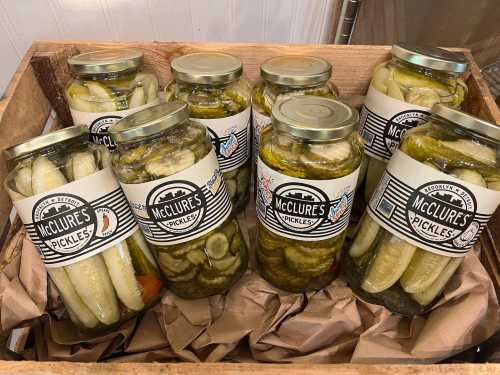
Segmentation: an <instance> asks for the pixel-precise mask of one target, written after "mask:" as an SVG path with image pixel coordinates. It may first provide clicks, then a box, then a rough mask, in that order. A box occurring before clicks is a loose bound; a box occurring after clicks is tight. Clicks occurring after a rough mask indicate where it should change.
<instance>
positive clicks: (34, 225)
mask: <svg viewBox="0 0 500 375" xmlns="http://www.w3.org/2000/svg"><path fill="white" fill-rule="evenodd" d="M14 206H15V207H16V209H17V212H18V214H19V216H20V217H21V220H22V221H23V223H24V226H25V227H26V231H27V233H28V235H29V237H30V239H31V241H32V242H33V244H34V245H35V246H36V247H37V249H38V251H39V253H40V256H41V258H42V261H43V262H44V263H45V265H46V267H48V268H54V267H62V266H67V265H69V264H73V263H76V262H79V261H81V260H84V259H86V258H89V257H91V256H93V255H95V254H99V253H101V252H102V251H104V250H106V249H108V248H110V247H111V246H113V245H116V244H118V243H119V242H121V241H123V240H125V239H126V238H128V237H129V236H131V235H132V234H133V233H134V232H135V231H136V230H138V225H137V223H136V221H135V218H134V215H133V214H132V211H131V210H130V207H129V205H128V202H127V199H126V197H125V195H124V193H123V191H122V189H121V188H120V186H119V185H118V183H117V182H116V179H115V177H114V175H113V172H112V171H111V169H110V168H105V169H102V170H100V171H99V172H96V173H94V174H92V175H91V176H87V177H83V178H81V179H79V180H76V181H73V182H70V183H67V184H65V185H63V186H61V187H59V188H56V189H53V190H50V191H48V192H46V193H42V194H38V195H35V196H32V197H28V198H25V199H22V200H19V201H15V202H14ZM56 231H59V232H58V233H54V232H56ZM54 235H58V236H57V237H54ZM72 241H73V243H75V245H74V246H73V247H72V248H69V244H71V242H72ZM64 245H66V246H64ZM65 247H66V248H65Z"/></svg>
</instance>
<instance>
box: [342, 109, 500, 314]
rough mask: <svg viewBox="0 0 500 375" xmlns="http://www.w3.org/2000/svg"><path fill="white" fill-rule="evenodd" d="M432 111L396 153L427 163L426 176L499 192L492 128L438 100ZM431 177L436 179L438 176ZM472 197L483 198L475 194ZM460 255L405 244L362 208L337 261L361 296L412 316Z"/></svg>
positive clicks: (498, 134)
mask: <svg viewBox="0 0 500 375" xmlns="http://www.w3.org/2000/svg"><path fill="white" fill-rule="evenodd" d="M431 113H432V116H431V117H430V119H429V120H428V121H427V122H426V123H425V124H422V125H420V126H417V127H415V128H413V129H410V130H408V131H407V132H406V134H405V136H404V137H403V139H402V141H401V143H400V146H399V150H400V152H403V153H404V154H406V155H407V156H409V157H411V158H412V159H414V160H416V161H417V162H419V163H422V164H423V165H425V166H426V167H428V168H429V172H428V173H429V174H430V173H431V172H430V171H431V170H433V171H437V172H441V173H442V174H446V175H450V176H453V177H455V178H457V179H459V180H462V181H463V182H465V183H468V184H472V185H475V186H478V187H480V188H483V189H484V188H486V189H489V190H495V191H498V190H500V184H499V181H500V162H499V161H498V156H497V155H498V150H499V146H500V142H499V141H500V131H499V130H498V128H497V126H496V125H493V124H489V123H487V122H485V121H483V120H480V119H477V118H475V117H473V116H471V115H468V114H465V113H464V112H461V111H459V110H456V109H452V108H450V107H447V106H444V105H442V104H437V105H435V106H434V107H433V108H432V110H431ZM426 167H424V168H426ZM418 173H425V172H423V170H422V171H420V172H418ZM434 173H435V172H434ZM436 181H437V182H441V180H440V179H437V177H436ZM375 191H376V192H375V194H374V198H373V199H378V197H377V194H381V192H379V191H378V190H377V189H376V190H375ZM483 194H484V193H483ZM475 199H487V198H484V196H481V195H476V198H475ZM376 202H378V200H377V201H376ZM488 203H490V202H488ZM490 204H491V205H494V204H495V203H490ZM370 207H372V206H371V205H370ZM493 208H494V207H493ZM395 233H396V232H395ZM469 247H470V246H469ZM462 256H463V255H462ZM462 259H463V257H460V256H458V257H452V256H448V255H442V254H440V253H435V252H431V251H429V250H425V249H422V248H420V247H418V246H415V245H414V244H413V243H412V244H410V243H409V242H407V241H405V240H404V239H402V238H399V237H398V235H397V234H394V233H392V231H389V230H386V229H385V228H384V227H382V226H381V225H379V224H378V223H377V222H376V221H375V219H374V218H373V217H372V216H371V214H370V211H368V210H367V211H365V214H364V216H363V217H362V220H361V222H360V223H359V225H358V229H357V232H356V234H355V236H354V239H353V241H352V243H351V244H350V248H349V251H348V252H347V253H346V254H344V256H343V261H342V262H343V270H344V273H345V274H346V275H347V278H348V280H349V282H350V284H351V285H352V286H353V287H354V289H355V290H357V291H358V292H359V293H360V295H361V296H362V297H364V298H366V299H367V300H368V301H370V302H375V303H380V304H384V305H385V306H387V307H388V308H389V309H391V310H392V311H395V312H399V313H401V314H404V315H415V314H419V313H422V312H425V311H426V310H427V309H428V308H429V307H431V306H432V304H433V302H435V301H436V300H437V299H438V297H439V296H440V295H441V293H442V292H443V290H444V289H445V287H446V285H447V283H448V282H449V281H450V279H451V278H452V277H453V275H454V274H455V272H456V271H457V269H458V268H459V266H460V264H461V263H462Z"/></svg>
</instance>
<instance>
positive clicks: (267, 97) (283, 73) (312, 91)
mask: <svg viewBox="0 0 500 375" xmlns="http://www.w3.org/2000/svg"><path fill="white" fill-rule="evenodd" d="M260 75H261V77H262V81H261V82H259V83H258V84H257V85H256V86H255V87H254V89H253V94H252V99H253V100H252V127H253V143H252V146H253V151H254V155H255V159H256V160H257V156H258V154H259V139H260V133H261V132H262V130H263V129H264V128H265V127H266V126H267V125H269V124H270V123H271V110H272V107H273V105H274V103H275V102H276V101H277V100H278V99H280V98H288V97H291V96H297V95H313V96H322V97H328V98H334V99H335V98H337V97H338V95H339V92H338V90H337V87H335V85H334V84H333V83H331V82H330V81H329V79H330V77H331V75H332V66H331V64H330V63H329V62H328V61H326V60H325V59H322V58H320V57H314V56H277V57H272V58H270V59H268V60H266V61H264V63H263V64H262V65H261V67H260Z"/></svg>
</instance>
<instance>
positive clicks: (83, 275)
mask: <svg viewBox="0 0 500 375" xmlns="http://www.w3.org/2000/svg"><path fill="white" fill-rule="evenodd" d="M73 161H75V160H73ZM74 168H75V165H73V169H74ZM32 178H33V182H32V186H33V193H34V194H40V193H43V192H45V191H49V190H51V189H54V188H56V187H59V186H62V185H65V184H66V178H65V177H64V175H63V174H62V173H61V171H60V170H59V169H58V168H57V166H56V165H54V163H52V162H51V161H50V160H49V159H48V158H47V157H45V156H39V157H38V158H36V159H35V160H34V161H33V167H32ZM101 264H102V266H104V262H103V261H102V258H101V257H100V255H94V256H92V257H90V258H87V259H84V260H82V261H79V262H77V263H73V264H71V265H69V266H66V267H65V269H66V272H67V274H68V276H69V280H70V281H71V283H72V285H73V286H74V287H75V290H76V291H77V293H78V294H79V295H80V297H81V298H82V300H83V302H84V303H85V304H86V305H87V307H88V308H89V309H90V311H92V312H93V314H94V315H95V316H96V317H97V319H99V321H101V322H103V323H105V324H111V323H114V322H116V321H118V319H119V318H120V312H119V310H118V303H117V301H116V297H115V295H114V292H113V287H112V285H111V281H110V280H109V276H108V273H107V272H106V266H104V267H100V265H101ZM109 290H110V291H111V293H110V292H109ZM73 310H75V309H74V308H73Z"/></svg>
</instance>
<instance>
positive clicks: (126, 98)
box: [65, 49, 159, 150]
mask: <svg viewBox="0 0 500 375" xmlns="http://www.w3.org/2000/svg"><path fill="white" fill-rule="evenodd" d="M143 61H144V55H143V53H142V51H140V50H137V49H107V50H100V51H94V52H87V53H82V54H79V55H76V56H73V57H70V58H69V59H68V66H69V68H70V70H71V73H72V75H73V79H72V80H71V81H70V82H69V83H68V84H67V85H66V88H65V93H66V100H67V101H68V103H69V108H70V111H71V116H72V117H73V122H74V124H75V125H86V126H87V127H88V128H89V133H90V140H91V141H92V142H94V143H97V144H103V145H105V146H106V147H108V148H109V149H110V150H113V149H114V148H115V147H116V145H115V144H114V143H113V142H112V140H111V138H110V137H109V135H108V127H109V126H110V125H111V124H114V123H115V122H116V121H118V120H119V119H121V118H123V117H125V116H128V115H129V114H131V113H134V112H137V111H140V110H141V109H144V108H146V107H149V106H152V105H156V104H158V103H159V99H158V79H157V78H156V76H155V75H154V74H153V73H144V72H142V68H143Z"/></svg>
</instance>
